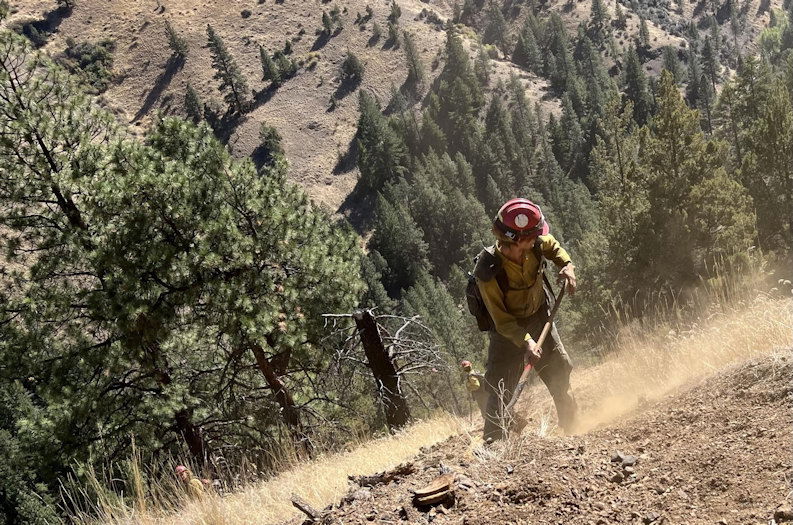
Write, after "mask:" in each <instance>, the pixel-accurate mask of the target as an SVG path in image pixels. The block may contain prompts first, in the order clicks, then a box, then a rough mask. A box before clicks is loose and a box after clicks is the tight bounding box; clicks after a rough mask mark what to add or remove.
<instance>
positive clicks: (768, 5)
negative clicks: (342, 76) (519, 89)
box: [9, 0, 782, 210]
mask: <svg viewBox="0 0 793 525" xmlns="http://www.w3.org/2000/svg"><path fill="white" fill-rule="evenodd" d="M453 3H454V2H453V1H452V0H427V1H426V2H425V1H423V0H399V2H398V4H399V6H400V7H401V10H402V16H401V18H400V20H399V27H400V31H403V30H406V31H408V32H410V33H411V34H412V35H413V36H414V39H415V41H416V44H417V48H418V50H419V53H420V55H421V58H422V60H423V62H424V64H425V66H426V70H427V73H428V80H427V86H429V84H430V83H431V82H432V78H434V76H436V75H437V74H438V73H439V72H440V70H441V69H442V67H443V61H442V51H443V44H444V40H445V35H444V33H443V31H442V28H441V24H442V23H443V22H445V21H446V20H447V19H448V17H449V16H450V15H451V12H452V5H453ZM626 3H627V2H626ZM11 4H12V7H13V10H14V14H13V15H12V17H11V21H10V22H9V23H12V22H13V21H14V20H20V19H27V20H38V19H44V18H46V19H48V20H52V21H53V23H52V24H51V25H52V26H53V29H54V33H53V34H52V35H51V36H50V38H49V41H48V43H47V45H46V47H45V49H46V51H47V52H49V53H51V54H53V55H58V54H59V53H61V52H63V50H64V48H65V47H66V40H67V38H73V39H75V40H76V41H78V42H82V41H98V40H100V39H104V38H109V39H112V40H114V41H115V43H116V50H115V64H114V68H113V69H114V75H115V78H114V82H113V84H112V85H111V86H110V88H109V89H108V90H107V91H106V92H105V93H104V94H103V95H102V96H101V100H102V101H103V103H104V104H105V105H106V106H107V107H109V108H111V109H112V110H113V111H114V112H115V113H116V114H117V115H118V117H119V120H121V121H122V122H124V123H128V124H131V125H132V127H133V130H134V129H137V130H139V131H142V130H143V129H145V128H146V126H147V125H148V124H149V123H150V121H151V118H152V117H153V116H154V115H155V114H156V113H157V112H158V111H159V112H163V113H165V114H183V111H184V110H183V104H184V94H185V90H186V86H187V84H188V82H189V83H190V84H192V85H193V87H194V88H195V89H196V90H197V92H198V93H199V95H200V96H201V98H202V100H203V101H204V102H208V103H210V104H211V105H214V106H215V107H217V108H225V104H224V102H223V100H222V94H221V93H220V92H219V91H218V90H217V85H218V81H217V80H215V79H213V78H212V77H213V71H212V68H211V64H210V57H209V52H208V50H207V49H206V47H205V46H206V41H207V37H206V26H207V24H211V25H212V26H213V27H214V29H215V30H216V32H217V33H218V34H219V35H220V36H221V37H222V38H223V39H224V40H225V42H226V45H227V47H228V48H229V50H230V52H231V53H232V55H233V56H234V57H235V59H236V61H237V62H238V64H239V65H240V67H241V68H242V70H243V72H244V73H245V75H246V77H247V79H248V83H249V87H250V88H251V90H252V91H253V92H254V93H257V94H258V95H259V96H258V101H257V103H256V104H255V108H254V109H253V110H252V111H250V112H248V113H246V114H245V115H244V116H243V117H242V118H239V119H237V120H236V121H234V122H233V124H232V125H231V126H230V128H231V129H229V130H228V143H229V146H230V147H231V149H232V151H233V152H234V153H235V154H236V155H238V156H241V157H243V156H248V155H250V154H251V153H252V152H253V150H254V149H255V148H256V146H257V145H258V140H259V139H258V130H259V126H260V124H261V123H262V122H267V123H268V124H269V125H272V126H275V127H276V128H277V129H278V131H279V132H280V133H281V135H282V136H283V143H284V148H285V150H286V155H287V159H288V160H289V162H290V165H291V170H290V177H291V178H292V179H293V180H295V181H297V182H298V183H300V184H301V185H302V186H303V187H304V188H305V189H306V190H307V191H308V193H309V195H310V196H311V197H312V198H313V199H314V200H315V201H317V202H319V203H322V204H324V205H326V206H328V207H329V208H330V209H332V210H336V209H338V208H339V207H340V206H342V204H343V203H344V200H345V199H346V198H347V196H348V195H349V194H350V192H351V191H352V190H353V188H354V187H355V184H356V182H357V179H358V171H357V168H356V167H355V163H354V156H350V155H349V152H350V148H351V144H352V141H353V139H354V134H355V128H356V122H357V118H358V104H357V98H358V97H357V90H353V91H352V92H350V93H347V94H345V95H344V96H343V97H342V98H341V99H340V101H339V103H338V106H337V107H336V108H335V109H333V110H331V109H330V107H329V106H330V105H329V99H330V97H331V94H333V93H337V90H338V88H339V81H338V74H339V67H340V65H341V62H342V61H343V59H344V57H345V55H346V53H347V51H348V50H351V51H353V52H354V53H355V54H356V55H358V56H359V57H360V58H361V59H362V60H363V62H364V63H365V66H366V72H365V75H364V79H363V82H362V83H361V85H360V87H359V89H366V90H369V91H371V92H372V93H374V94H375V95H377V97H378V98H379V99H380V101H381V103H382V104H383V105H385V104H386V103H387V102H388V101H389V99H390V96H391V86H392V85H394V86H396V87H397V88H399V87H400V86H401V85H402V84H403V82H404V80H405V78H406V76H407V70H406V66H405V59H404V52H403V50H402V49H401V48H399V47H396V46H391V45H388V44H387V34H386V26H387V16H388V14H389V11H390V4H391V1H390V0H338V1H336V2H334V1H333V0H261V1H260V0H224V1H213V0H79V1H78V2H76V6H75V7H74V9H73V10H71V12H69V13H68V16H65V17H64V16H63V12H58V11H57V10H56V9H55V7H56V2H55V0H12V1H11ZM607 4H608V5H609V9H610V10H613V7H612V3H607ZM367 5H370V6H371V7H372V9H373V12H374V17H373V18H372V20H369V21H366V22H365V23H363V24H355V23H354V22H355V20H356V17H357V15H358V14H359V13H360V14H362V15H364V14H365V13H366V6H367ZM702 5H704V4H702V3H701V2H699V3H691V2H684V7H683V11H682V12H677V11H675V10H674V9H672V8H668V9H667V11H668V12H669V13H670V17H671V18H672V19H673V20H675V21H676V22H681V21H686V22H687V20H688V19H689V18H691V19H695V20H699V19H701V18H703V17H704V16H706V15H707V12H706V11H707V10H705V9H702V7H701V6H702ZM742 5H743V6H745V8H746V9H747V12H748V13H749V17H748V28H746V29H745V31H744V33H743V35H744V37H743V38H745V39H746V46H748V47H751V46H752V44H751V43H752V41H753V40H754V38H755V37H756V35H757V33H758V32H759V31H760V29H762V28H763V27H765V26H766V25H767V24H768V20H769V16H770V14H769V13H770V10H771V9H773V8H777V7H780V6H781V5H782V0H748V1H747V2H745V3H742ZM334 6H338V8H339V9H340V10H341V19H342V22H343V26H344V27H343V29H342V30H341V32H339V33H338V34H336V35H334V36H332V37H330V38H323V37H322V36H321V35H318V34H317V30H318V29H320V28H321V27H322V22H321V19H322V12H323V10H324V11H330V10H331V9H332V8H333V7H334ZM590 9H591V2H588V1H586V0H581V1H575V2H569V1H564V0H552V1H550V2H545V3H544V4H543V6H542V10H543V11H545V12H550V11H557V12H559V13H560V14H561V15H562V17H563V19H564V20H565V21H566V23H567V25H568V27H569V30H570V31H571V34H573V33H574V32H575V31H576V28H577V26H578V24H579V23H581V22H584V21H585V20H587V18H588V17H589V11H590ZM665 9H666V8H665ZM697 9H699V12H697ZM624 11H625V12H626V14H627V15H628V27H627V28H626V29H625V30H623V31H617V32H616V34H615V36H616V45H617V47H618V48H620V49H622V48H624V47H626V46H627V45H629V43H630V42H632V41H633V39H634V37H635V35H636V33H637V31H638V24H639V18H638V16H637V15H635V14H633V13H632V11H631V9H630V8H629V7H627V6H624ZM526 13H528V9H523V10H522V11H521V12H520V15H519V16H517V17H516V18H515V19H514V20H513V21H512V22H511V26H512V27H511V31H512V32H513V33H514V32H516V31H517V30H518V29H519V28H520V26H521V25H522V22H523V19H525V16H524V15H525V14H526ZM428 14H429V15H430V16H427V15H428ZM166 21H169V22H170V23H171V24H172V26H173V27H174V29H175V30H176V31H177V33H179V34H180V35H181V36H182V37H183V38H185V39H186V40H187V42H188V44H189V46H190V50H189V55H188V58H187V61H186V63H185V64H184V66H183V67H168V63H169V62H168V59H169V57H170V55H171V50H170V49H169V48H168V44H167V38H166V35H165V29H164V24H165V22H166ZM375 22H376V23H377V24H378V25H379V26H380V28H381V30H382V32H383V36H382V37H381V38H380V39H379V40H375V39H373V38H372V35H373V25H374V23H375ZM681 23H682V22H681ZM649 30H650V33H651V40H652V43H651V49H650V50H649V54H650V55H652V56H654V57H655V58H652V59H650V60H649V62H648V63H647V64H646V67H647V69H648V70H653V71H656V72H657V71H658V70H659V68H660V48H661V47H663V46H665V45H672V46H675V47H676V48H678V49H681V50H682V49H684V48H685V42H684V40H683V39H682V38H681V37H680V36H679V35H677V36H675V35H672V34H670V33H668V32H667V31H666V30H665V29H664V28H662V27H659V26H657V25H656V24H654V23H653V22H652V21H650V22H649ZM463 34H464V37H465V38H466V39H467V41H468V42H469V44H471V53H472V55H473V54H474V53H476V44H475V40H476V39H477V38H478V37H479V36H478V35H477V32H476V30H474V29H468V30H466V31H463ZM286 40H290V42H291V43H292V48H293V54H292V56H293V57H294V58H295V59H296V60H301V59H302V60H305V61H306V62H307V63H308V62H310V61H311V59H309V53H315V54H316V56H315V59H316V60H317V63H316V66H315V67H313V68H307V67H301V68H300V70H299V72H298V74H297V75H296V77H294V78H292V79H290V80H288V81H287V82H286V83H285V84H284V85H283V86H281V87H280V88H279V89H277V90H269V91H268V90H267V87H268V85H269V84H268V83H267V82H263V81H262V80H261V66H260V61H259V51H258V48H259V45H263V46H265V48H266V49H267V50H268V51H270V52H271V53H272V52H273V51H275V50H277V49H282V48H283V47H284V43H285V41H286ZM493 68H494V71H493V73H494V75H493V81H492V82H491V86H495V85H496V84H497V81H498V79H499V78H507V77H508V76H509V74H510V73H511V72H515V73H517V74H518V75H519V77H520V78H521V80H522V82H523V83H524V85H525V86H526V91H527V97H528V98H529V99H530V100H531V101H532V102H538V103H540V104H542V106H543V110H544V111H545V112H546V113H547V112H548V111H558V107H559V103H558V99H557V98H556V96H555V95H554V94H553V93H552V92H551V91H550V90H549V86H548V84H547V82H546V81H545V80H544V79H541V78H538V77H537V76H535V75H533V74H530V73H528V72H526V71H524V70H521V69H520V68H519V67H517V66H515V65H514V64H512V63H511V62H509V61H508V60H504V59H501V60H495V61H494V62H493ZM615 71H616V70H615ZM344 160H347V162H343V161H344ZM350 160H352V162H349V161H350ZM340 161H341V162H340Z"/></svg>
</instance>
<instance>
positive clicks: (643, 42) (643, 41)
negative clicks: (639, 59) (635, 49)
mask: <svg viewBox="0 0 793 525" xmlns="http://www.w3.org/2000/svg"><path fill="white" fill-rule="evenodd" d="M639 45H640V46H641V47H642V49H648V48H649V47H650V30H649V29H648V28H647V19H645V18H644V17H641V21H640V22H639Z"/></svg>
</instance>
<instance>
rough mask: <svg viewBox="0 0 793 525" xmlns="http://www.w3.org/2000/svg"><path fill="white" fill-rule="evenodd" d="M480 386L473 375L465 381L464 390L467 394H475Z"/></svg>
mask: <svg viewBox="0 0 793 525" xmlns="http://www.w3.org/2000/svg"><path fill="white" fill-rule="evenodd" d="M481 386H482V385H480V384H479V378H477V377H476V376H475V375H473V374H469V375H468V377H467V378H466V380H465V388H466V390H468V391H469V392H476V391H477V390H479V387H481Z"/></svg>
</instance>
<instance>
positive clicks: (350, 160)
mask: <svg viewBox="0 0 793 525" xmlns="http://www.w3.org/2000/svg"><path fill="white" fill-rule="evenodd" d="M357 163H358V136H357V135H355V136H353V138H352V139H350V143H349V144H348V145H347V151H346V152H344V155H342V156H341V157H339V160H338V161H337V162H336V165H335V166H334V167H333V174H334V175H341V174H342V173H349V172H351V171H352V170H353V169H354V168H355V165H356V164H357Z"/></svg>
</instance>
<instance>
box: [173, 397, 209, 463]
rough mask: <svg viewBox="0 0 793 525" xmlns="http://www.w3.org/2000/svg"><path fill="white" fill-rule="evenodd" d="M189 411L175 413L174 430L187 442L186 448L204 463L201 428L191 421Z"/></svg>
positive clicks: (205, 450)
mask: <svg viewBox="0 0 793 525" xmlns="http://www.w3.org/2000/svg"><path fill="white" fill-rule="evenodd" d="M190 415H191V414H190V411H189V410H187V409H183V410H180V411H179V412H177V413H176V414H175V417H176V430H177V431H178V432H179V433H180V434H181V435H182V437H183V438H184V440H185V443H187V449H188V450H189V451H190V454H192V455H193V457H194V458H196V459H197V460H198V461H200V463H201V464H204V462H206V459H207V448H206V442H205V441H204V438H203V436H202V435H201V429H200V428H199V427H196V426H195V425H194V424H193V422H192V421H191V417H190Z"/></svg>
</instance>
